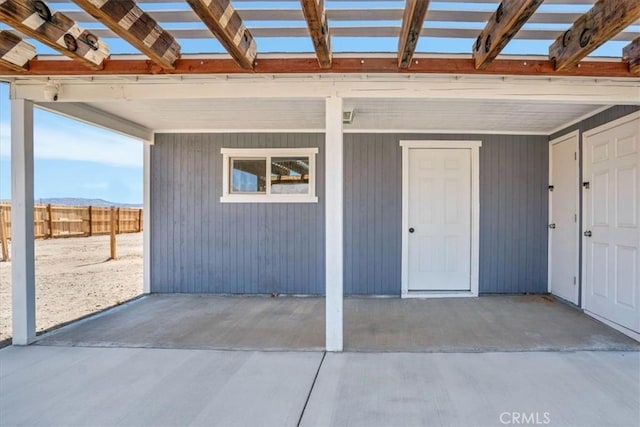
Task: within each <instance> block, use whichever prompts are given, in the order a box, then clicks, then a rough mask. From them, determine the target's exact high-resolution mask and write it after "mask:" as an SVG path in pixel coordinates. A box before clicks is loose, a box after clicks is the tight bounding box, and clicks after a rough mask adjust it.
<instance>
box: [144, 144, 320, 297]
mask: <svg viewBox="0 0 640 427" xmlns="http://www.w3.org/2000/svg"><path fill="white" fill-rule="evenodd" d="M221 147H238V148H290V147H318V148H319V154H318V155H317V157H316V162H317V187H316V193H317V195H318V199H319V203H297V204H278V203H276V204H265V203H250V204H246V203H241V204H236V203H224V204H223V203H220V196H221V195H222V155H221V154H220V148H221ZM322 165H324V135H320V134H160V135H156V139H155V145H153V146H152V149H151V242H152V243H151V291H152V292H182V293H272V292H277V293H288V294H320V293H324V168H323V167H322Z"/></svg>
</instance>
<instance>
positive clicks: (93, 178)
mask: <svg viewBox="0 0 640 427" xmlns="http://www.w3.org/2000/svg"><path fill="white" fill-rule="evenodd" d="M358 3H359V4H358ZM496 3H497V2H496V1H491V0H488V1H487V2H486V3H476V4H472V5H470V4H466V3H447V4H445V3H438V2H437V1H434V2H432V3H431V4H430V6H429V7H430V9H456V8H459V9H467V10H468V9H470V8H472V9H476V10H485V9H486V10H490V11H493V10H495V7H496ZM326 4H327V5H328V6H327V7H331V8H349V7H362V3H361V2H346V1H344V2H332V1H328V2H327V3H326ZM403 4H404V1H377V2H371V3H369V4H368V5H367V7H372V8H373V7H375V8H385V7H402V6H403ZM260 7H284V8H292V7H299V3H298V2H291V1H289V2H287V1H275V2H242V3H238V8H260ZM589 7H590V6H589V5H573V6H564V5H546V4H543V5H542V6H540V8H539V9H538V10H539V11H545V10H546V11H560V12H563V11H564V12H568V11H571V12H580V13H582V12H585V11H586V10H588V9H589ZM180 8H182V9H186V8H188V6H187V5H186V3H184V2H178V3H164V4H153V3H151V4H145V9H147V10H162V9H171V10H176V9H180ZM64 9H65V10H73V9H78V7H77V6H75V5H74V4H70V3H65V4H64ZM247 24H248V25H249V26H269V25H271V26H273V25H283V22H277V21H276V22H247ZM351 24H353V23H351V22H347V21H344V22H336V23H335V24H334V23H332V24H331V25H351ZM449 24H450V23H449ZM198 25H201V24H185V23H181V24H166V25H165V26H166V27H167V29H169V30H170V29H172V28H174V27H178V28H187V27H189V26H196V27H197V26H198ZM287 25H293V26H295V25H304V22H302V23H301V22H297V21H296V22H290V23H287ZM373 25H383V26H384V25H397V23H396V22H380V21H377V22H375V23H373ZM429 25H438V26H444V27H446V26H447V25H448V23H446V22H442V23H431V24H429ZM528 25H535V24H528ZM545 25H546V26H547V27H549V29H551V28H554V29H555V27H553V25H551V24H538V25H537V26H539V27H545ZM201 26H202V25H201ZM85 27H87V28H90V27H91V25H85ZM2 28H3V27H2V25H0V29H2ZM480 30H481V28H478V31H480ZM632 30H634V31H638V26H634V27H632ZM559 31H561V29H559ZM105 41H106V42H107V43H108V44H109V47H110V50H111V52H112V53H138V52H137V51H136V50H135V49H134V48H133V47H132V46H131V45H129V44H127V43H126V42H124V41H122V40H120V39H105ZM256 41H257V43H258V46H259V47H260V52H312V51H313V46H312V43H311V40H310V39H309V38H304V37H301V38H287V39H281V38H256ZM32 42H33V41H32ZM179 42H180V44H181V46H182V52H183V53H198V52H223V51H224V49H223V48H222V46H221V45H220V43H218V42H217V41H216V40H215V39H213V38H211V39H207V40H179ZM473 42H474V40H468V39H442V38H441V39H433V38H429V37H421V38H420V39H419V42H418V46H417V48H416V50H417V51H418V52H430V53H468V52H469V51H470V48H471V45H472V44H473ZM33 43H34V44H35V45H36V47H37V51H38V53H39V54H52V53H55V52H54V51H53V50H51V49H50V48H48V47H46V46H43V45H42V44H39V43H37V42H33ZM397 43H398V41H397V39H396V38H390V37H388V38H375V39H372V38H344V37H342V38H340V37H334V38H332V49H333V51H334V52H393V51H395V50H396V49H397ZM549 43H550V42H549V41H548V40H513V41H512V42H511V43H509V44H508V45H507V47H506V48H505V49H504V50H503V53H505V54H524V53H526V54H532V55H534V54H537V55H546V54H547V52H548V46H549ZM626 44H627V43H626V42H608V43H605V44H604V45H603V46H602V47H600V48H599V49H597V50H596V51H595V52H594V53H593V55H595V56H612V57H619V56H620V52H621V50H622V47H623V46H624V45H626ZM34 119H35V120H34V121H35V141H34V144H35V147H34V150H35V189H34V191H35V199H36V201H37V200H38V199H40V198H50V197H83V198H101V199H105V200H108V201H110V202H114V203H136V204H138V203H141V202H142V188H143V184H142V143H141V142H139V141H137V140H133V139H130V138H127V137H124V136H122V135H119V134H116V133H113V132H109V131H106V130H102V129H98V128H95V127H93V126H89V125H86V124H83V123H80V122H77V121H73V120H70V119H67V118H64V117H61V116H58V115H55V114H52V113H48V112H45V111H41V110H37V109H36V111H35V117H34ZM9 124H10V103H9V89H8V86H7V85H6V84H2V83H0V200H3V199H9V198H10V197H11V193H10V192H11V183H10V144H9V134H10V129H9Z"/></svg>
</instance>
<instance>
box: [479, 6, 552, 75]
mask: <svg viewBox="0 0 640 427" xmlns="http://www.w3.org/2000/svg"><path fill="white" fill-rule="evenodd" d="M542 1H543V0H511V1H504V0H503V2H502V3H500V5H499V6H498V9H496V11H495V12H494V13H493V15H491V18H489V21H487V26H486V27H485V28H484V30H483V31H482V32H481V33H480V35H479V36H478V38H477V40H476V43H475V45H474V47H473V59H474V61H475V67H476V69H478V70H484V69H486V68H487V67H488V66H489V64H491V61H493V60H494V59H495V57H496V56H498V54H500V52H501V51H502V49H504V47H505V46H506V45H507V43H509V42H510V41H511V39H512V38H513V36H515V35H516V33H517V32H518V31H519V30H520V28H522V26H523V25H524V24H525V23H526V22H527V21H528V20H529V18H530V17H531V15H533V14H534V13H535V11H536V10H537V9H538V6H540V5H541V4H542Z"/></svg>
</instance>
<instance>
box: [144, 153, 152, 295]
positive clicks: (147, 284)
mask: <svg viewBox="0 0 640 427" xmlns="http://www.w3.org/2000/svg"><path fill="white" fill-rule="evenodd" d="M151 145H152V142H146V141H145V142H144V148H143V150H144V156H143V158H144V161H143V167H142V173H143V175H144V178H143V180H144V187H143V195H142V197H143V200H144V201H143V206H142V208H143V209H142V214H143V220H142V222H143V227H144V230H143V231H142V239H143V243H142V260H143V265H142V270H143V273H142V277H143V279H142V293H144V294H149V293H151Z"/></svg>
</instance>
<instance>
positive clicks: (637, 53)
mask: <svg viewBox="0 0 640 427" xmlns="http://www.w3.org/2000/svg"><path fill="white" fill-rule="evenodd" d="M622 60H623V61H624V62H626V63H628V64H629V72H630V73H633V74H640V37H638V38H636V39H635V40H634V41H632V42H631V43H629V44H628V45H626V46H625V47H624V49H622Z"/></svg>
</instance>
